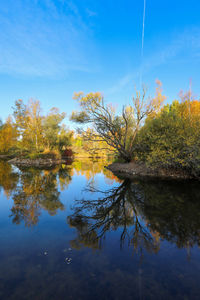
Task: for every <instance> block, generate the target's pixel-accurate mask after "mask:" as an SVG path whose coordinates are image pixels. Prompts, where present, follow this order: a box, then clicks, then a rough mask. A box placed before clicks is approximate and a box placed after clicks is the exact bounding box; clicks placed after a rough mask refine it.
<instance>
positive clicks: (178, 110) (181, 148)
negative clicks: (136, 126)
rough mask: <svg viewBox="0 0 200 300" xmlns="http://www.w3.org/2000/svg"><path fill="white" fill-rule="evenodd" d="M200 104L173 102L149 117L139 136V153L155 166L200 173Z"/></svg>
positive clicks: (139, 156)
mask: <svg viewBox="0 0 200 300" xmlns="http://www.w3.org/2000/svg"><path fill="white" fill-rule="evenodd" d="M199 107H200V103H199V102H197V101H193V102H191V103H188V102H182V103H179V102H178V101H174V102H173V103H172V104H171V105H170V106H169V105H168V106H165V107H164V108H163V110H162V112H161V113H160V114H158V115H157V116H156V117H155V118H152V119H147V120H146V123H145V125H144V126H143V128H142V129H141V130H140V133H139V135H138V137H137V145H136V150H137V151H136V155H135V157H137V158H138V159H140V160H143V161H145V162H147V163H148V164H150V165H152V166H155V167H167V168H174V169H183V170H186V171H188V172H190V173H191V174H192V175H195V176H199V175H200V118H199V117H200V114H199V110H198V109H199Z"/></svg>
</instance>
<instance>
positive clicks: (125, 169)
mask: <svg viewBox="0 0 200 300" xmlns="http://www.w3.org/2000/svg"><path fill="white" fill-rule="evenodd" d="M105 168H106V169H108V170H109V171H111V172H112V173H113V174H114V175H116V176H119V177H123V178H152V179H165V180H192V179H193V180H198V178H196V177H194V176H191V175H189V174H188V173H187V172H185V171H182V170H172V169H165V168H157V169H153V168H151V167H147V166H146V165H145V164H144V163H141V162H137V163H136V162H130V163H112V164H110V165H108V166H105Z"/></svg>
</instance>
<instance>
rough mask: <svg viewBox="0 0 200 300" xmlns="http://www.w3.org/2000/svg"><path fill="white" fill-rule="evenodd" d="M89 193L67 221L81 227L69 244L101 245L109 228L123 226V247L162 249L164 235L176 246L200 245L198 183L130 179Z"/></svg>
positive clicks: (199, 190) (77, 227)
mask: <svg viewBox="0 0 200 300" xmlns="http://www.w3.org/2000/svg"><path fill="white" fill-rule="evenodd" d="M85 192H90V193H93V196H92V197H93V200H86V199H82V200H77V201H76V203H75V205H74V213H73V215H71V216H69V217H68V219H67V221H68V223H69V224H70V226H72V227H75V228H76V229H77V238H76V239H75V240H73V241H71V245H72V246H73V247H76V248H80V247H81V245H83V246H89V247H95V248H99V249H100V248H101V247H102V243H103V241H104V240H105V237H106V235H107V233H109V232H110V231H116V230H119V232H120V234H119V236H120V246H121V247H123V245H124V243H125V242H126V243H127V245H129V246H132V247H133V249H134V250H135V251H136V250H140V251H142V249H143V248H144V249H146V250H148V251H150V252H158V251H159V247H160V246H159V245H160V240H161V239H164V240H167V241H169V242H171V243H174V244H176V246H177V247H178V248H183V247H186V248H190V247H193V246H194V245H198V246H200V189H199V184H198V183H194V184H191V183H188V184H187V183H186V184H184V183H183V182H164V181H161V182H159V181H156V182H153V181H150V182H147V181H143V182H141V181H131V180H129V179H126V180H124V181H123V182H122V183H121V184H120V185H119V186H117V187H114V188H111V189H108V190H98V189H95V188H94V187H93V186H92V185H89V187H88V188H87V190H86V191H85Z"/></svg>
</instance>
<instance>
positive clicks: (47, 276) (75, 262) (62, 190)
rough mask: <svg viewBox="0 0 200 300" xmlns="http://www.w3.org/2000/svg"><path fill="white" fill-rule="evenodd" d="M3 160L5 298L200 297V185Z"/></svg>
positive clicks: (0, 214)
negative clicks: (26, 165)
mask: <svg viewBox="0 0 200 300" xmlns="http://www.w3.org/2000/svg"><path fill="white" fill-rule="evenodd" d="M105 164H106V163H105V162H103V161H97V162H91V161H82V162H80V161H79V162H78V161H76V162H74V163H73V164H72V165H68V166H67V165H62V166H59V167H56V168H55V169H53V170H36V169H33V168H32V169H30V168H29V169H18V168H16V167H11V166H10V165H8V164H7V163H4V162H1V161H0V299H6V300H7V299H20V300H21V299H48V300H49V299H58V300H61V299H76V300H77V299H109V300H110V299H111V300H112V299H123V300H125V299H200V248H199V246H200V184H199V183H186V182H164V181H161V182H159V181H138V180H135V181H130V180H119V179H118V178H117V177H115V176H113V175H112V174H111V173H110V172H108V171H106V170H103V166H104V165H105Z"/></svg>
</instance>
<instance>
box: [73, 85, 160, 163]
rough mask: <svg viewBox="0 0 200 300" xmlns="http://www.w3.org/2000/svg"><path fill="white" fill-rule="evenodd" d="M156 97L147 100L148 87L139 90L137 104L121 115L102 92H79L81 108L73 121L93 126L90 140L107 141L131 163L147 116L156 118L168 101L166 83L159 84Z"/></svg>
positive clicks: (125, 109)
mask: <svg viewBox="0 0 200 300" xmlns="http://www.w3.org/2000/svg"><path fill="white" fill-rule="evenodd" d="M156 83H157V88H156V96H155V97H154V98H147V97H146V88H143V90H142V93H140V92H138V91H136V95H135V96H134V97H133V104H132V105H130V106H124V107H123V109H122V112H121V114H119V115H117V114H116V111H115V109H114V108H113V106H112V105H106V104H105V102H104V98H103V96H102V94H101V93H98V92H97V93H89V94H87V95H84V94H83V92H79V93H75V94H74V99H76V100H77V101H78V103H79V105H80V108H81V110H80V111H79V112H76V111H75V112H73V113H72V115H71V120H72V121H75V122H76V123H79V124H91V125H92V128H93V130H91V131H90V134H88V132H86V131H84V133H85V139H86V140H90V141H92V140H95V141H102V142H106V144H107V145H109V146H110V147H112V149H114V150H115V151H116V152H117V153H118V154H119V156H120V157H121V158H123V159H124V160H125V161H127V162H129V161H131V159H132V157H133V153H134V151H135V138H136V136H137V134H138V131H139V129H140V127H141V125H142V124H143V121H144V119H145V118H146V117H150V116H152V117H153V116H154V115H155V114H156V113H157V112H158V111H159V110H160V107H161V105H162V103H163V101H164V99H165V96H163V95H162V84H161V82H160V81H157V82H156Z"/></svg>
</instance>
